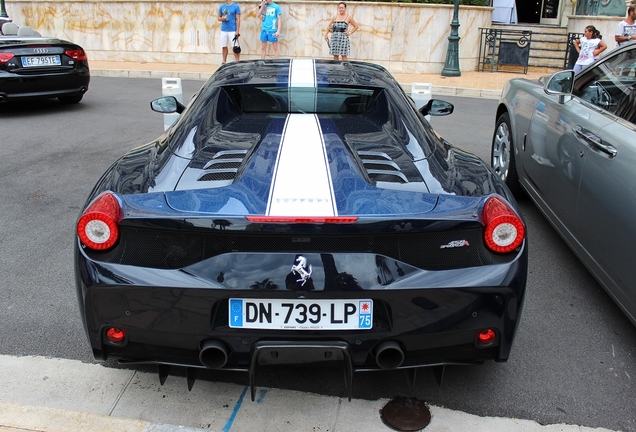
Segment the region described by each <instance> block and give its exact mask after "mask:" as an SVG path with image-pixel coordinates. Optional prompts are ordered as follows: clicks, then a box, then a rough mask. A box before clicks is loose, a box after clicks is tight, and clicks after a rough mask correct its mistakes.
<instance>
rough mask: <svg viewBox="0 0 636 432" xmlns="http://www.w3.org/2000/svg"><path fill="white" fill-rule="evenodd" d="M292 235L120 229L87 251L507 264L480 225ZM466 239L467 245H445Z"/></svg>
mask: <svg viewBox="0 0 636 432" xmlns="http://www.w3.org/2000/svg"><path fill="white" fill-rule="evenodd" d="M298 239H299V236H298V235H297V234H282V233H274V234H270V233H253V232H248V233H245V232H237V231H215V232H200V233H199V232H182V231H166V230H154V229H146V228H136V227H127V226H122V227H121V236H120V241H119V243H118V244H117V246H115V248H114V249H112V250H110V251H107V252H94V251H88V250H87V253H88V254H89V255H90V256H91V257H92V258H93V259H96V260H100V261H108V262H117V263H121V264H128V265H134V266H143V267H153V268H164V269H170V268H172V269H174V268H182V267H185V266H188V265H191V264H194V263H196V262H199V261H201V260H204V259H207V258H210V257H213V256H216V255H220V254H224V253H229V252H246V253H247V252H289V253H311V252H314V253H373V254H378V255H384V256H387V257H390V258H394V259H396V260H399V261H402V262H405V263H407V264H410V265H412V266H415V267H418V268H422V269H428V270H444V269H455V268H463V267H474V266H481V265H487V264H496V263H502V262H508V261H510V260H512V259H513V258H514V256H515V255H516V254H515V253H512V254H507V255H498V254H494V253H492V252H490V251H489V250H488V249H486V248H485V246H484V242H483V239H482V230H481V229H469V230H462V231H450V232H409V233H389V234H377V235H369V234H320V235H305V236H302V240H303V241H302V242H299V241H298ZM458 240H465V241H466V242H468V243H469V244H470V245H471V246H470V247H444V246H445V245H448V244H449V243H451V242H457V241H458Z"/></svg>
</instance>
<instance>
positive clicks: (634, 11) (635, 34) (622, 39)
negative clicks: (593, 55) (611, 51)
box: [614, 3, 636, 46]
mask: <svg viewBox="0 0 636 432" xmlns="http://www.w3.org/2000/svg"><path fill="white" fill-rule="evenodd" d="M635 24H636V4H634V3H632V4H631V5H630V6H629V7H628V8H627V16H626V17H625V19H624V20H623V21H621V22H619V23H618V25H617V26H616V31H615V32H614V34H615V36H614V40H615V41H616V43H617V44H618V45H619V46H620V45H624V44H626V43H627V42H629V41H633V40H636V28H634V25H635ZM626 27H627V28H626Z"/></svg>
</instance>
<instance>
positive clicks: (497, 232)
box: [482, 195, 526, 253]
mask: <svg viewBox="0 0 636 432" xmlns="http://www.w3.org/2000/svg"><path fill="white" fill-rule="evenodd" d="M482 221H483V223H484V225H485V228H484V241H485V243H486V246H487V247H488V249H490V250H491V251H493V252H497V253H508V252H512V251H513V250H515V249H516V248H518V247H519V246H521V243H522V242H523V239H524V238H525V235H526V227H525V225H524V224H523V221H522V220H521V218H520V217H519V215H517V213H516V212H515V211H514V210H513V209H512V208H511V207H510V205H509V204H508V203H507V202H506V201H504V200H503V199H502V198H500V197H498V196H494V195H493V196H491V197H490V198H488V199H487V200H486V203H485V204H484V208H483V210H482Z"/></svg>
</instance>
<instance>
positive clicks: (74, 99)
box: [57, 93, 84, 104]
mask: <svg viewBox="0 0 636 432" xmlns="http://www.w3.org/2000/svg"><path fill="white" fill-rule="evenodd" d="M83 97H84V94H83V93H80V94H76V95H73V96H60V97H58V98H57V99H58V100H59V101H60V103H63V104H76V103H79V102H80V101H81V100H82V98H83Z"/></svg>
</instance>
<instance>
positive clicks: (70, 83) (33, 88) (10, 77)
mask: <svg viewBox="0 0 636 432" xmlns="http://www.w3.org/2000/svg"><path fill="white" fill-rule="evenodd" d="M89 83H90V74H89V70H88V67H85V68H78V69H76V70H73V71H69V72H67V73H55V74H54V73H48V74H41V75H18V74H12V73H8V72H6V71H3V72H0V102H7V101H12V100H21V99H47V98H55V97H59V96H72V95H77V94H83V93H85V92H86V91H87V90H88V85H89Z"/></svg>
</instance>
